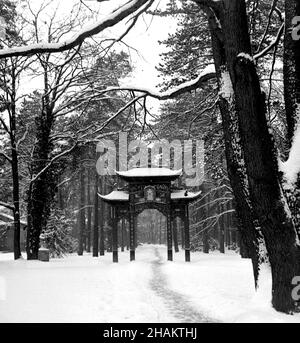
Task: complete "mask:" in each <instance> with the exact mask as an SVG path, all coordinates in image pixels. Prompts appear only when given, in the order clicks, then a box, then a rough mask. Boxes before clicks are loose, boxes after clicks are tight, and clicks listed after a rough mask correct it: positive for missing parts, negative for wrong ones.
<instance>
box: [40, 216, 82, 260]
mask: <svg viewBox="0 0 300 343" xmlns="http://www.w3.org/2000/svg"><path fill="white" fill-rule="evenodd" d="M73 224H74V218H73V216H72V214H71V213H69V212H68V211H67V210H59V209H54V210H53V211H52V214H51V215H50V217H49V220H48V223H47V228H46V230H44V231H43V232H42V234H41V235H40V240H41V245H43V246H44V247H45V248H47V249H49V251H50V256H51V257H63V256H64V255H66V254H69V253H73V252H75V251H76V250H77V244H78V242H77V239H75V238H74V237H72V235H71V231H72V226H73Z"/></svg>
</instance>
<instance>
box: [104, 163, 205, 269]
mask: <svg viewBox="0 0 300 343" xmlns="http://www.w3.org/2000/svg"><path fill="white" fill-rule="evenodd" d="M181 174H182V170H171V169H168V168H134V169H130V170H128V171H122V172H117V175H118V177H119V178H121V179H123V180H124V181H125V182H126V186H125V187H123V188H120V189H117V190H114V191H112V192H111V193H109V194H108V195H101V194H99V196H100V197H101V198H102V199H103V201H105V202H108V203H109V204H110V205H111V206H112V217H113V228H112V250H113V262H118V222H119V220H121V219H122V218H126V219H127V220H128V222H129V242H130V244H129V245H130V261H134V260H135V249H136V243H137V241H136V220H137V216H138V214H139V213H142V212H143V211H144V210H145V209H156V210H158V211H160V212H161V213H163V215H164V216H165V217H166V227H167V256H168V260H169V261H172V260H173V237H172V231H173V230H172V225H173V224H174V223H173V222H174V219H175V218H176V217H179V218H181V220H182V221H183V223H184V250H185V261H186V262H189V261H190V231H189V206H188V205H189V203H190V202H191V201H194V200H196V199H197V198H198V197H199V196H200V194H201V191H200V192H197V193H193V192H189V191H187V190H186V189H180V188H178V187H175V186H174V185H173V184H172V181H175V180H176V179H177V178H178V177H180V176H181Z"/></svg>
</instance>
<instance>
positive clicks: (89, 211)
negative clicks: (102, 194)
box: [86, 169, 92, 252]
mask: <svg viewBox="0 0 300 343" xmlns="http://www.w3.org/2000/svg"><path fill="white" fill-rule="evenodd" d="M90 187H91V171H90V169H88V179H87V202H86V203H87V206H88V208H87V243H86V244H87V249H86V251H87V252H91V234H92V208H91V189H90Z"/></svg>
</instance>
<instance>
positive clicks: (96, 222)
mask: <svg viewBox="0 0 300 343" xmlns="http://www.w3.org/2000/svg"><path fill="white" fill-rule="evenodd" d="M98 183H99V176H98V174H97V173H96V178H95V202H94V228H93V257H98V238H99V212H98V211H99V198H98Z"/></svg>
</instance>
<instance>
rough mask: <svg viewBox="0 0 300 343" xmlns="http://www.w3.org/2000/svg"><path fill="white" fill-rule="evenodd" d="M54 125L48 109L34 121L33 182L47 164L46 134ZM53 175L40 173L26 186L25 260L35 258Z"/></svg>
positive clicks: (48, 134)
mask: <svg viewBox="0 0 300 343" xmlns="http://www.w3.org/2000/svg"><path fill="white" fill-rule="evenodd" d="M53 122H54V118H53V113H52V111H51V109H50V110H49V109H47V108H44V109H43V110H42V113H41V116H38V117H36V118H35V123H36V143H35V146H34V151H33V159H32V162H31V166H30V168H31V175H32V177H33V178H34V177H35V175H37V174H39V173H40V172H41V171H42V170H43V169H44V168H45V167H46V166H47V163H48V156H49V153H50V151H51V148H52V145H51V143H50V132H51V128H52V125H53ZM54 194H55V192H54V187H53V175H52V173H51V170H50V169H48V170H47V171H45V172H43V173H42V174H41V175H40V176H39V177H38V178H37V179H35V180H34V181H31V182H30V186H29V189H28V204H27V216H28V218H27V240H26V243H27V244H26V252H27V258H28V259H29V260H32V259H37V258H38V250H39V244H40V234H41V232H42V230H43V229H45V228H46V224H47V220H48V217H49V214H50V204H51V202H52V200H53V198H54Z"/></svg>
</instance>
